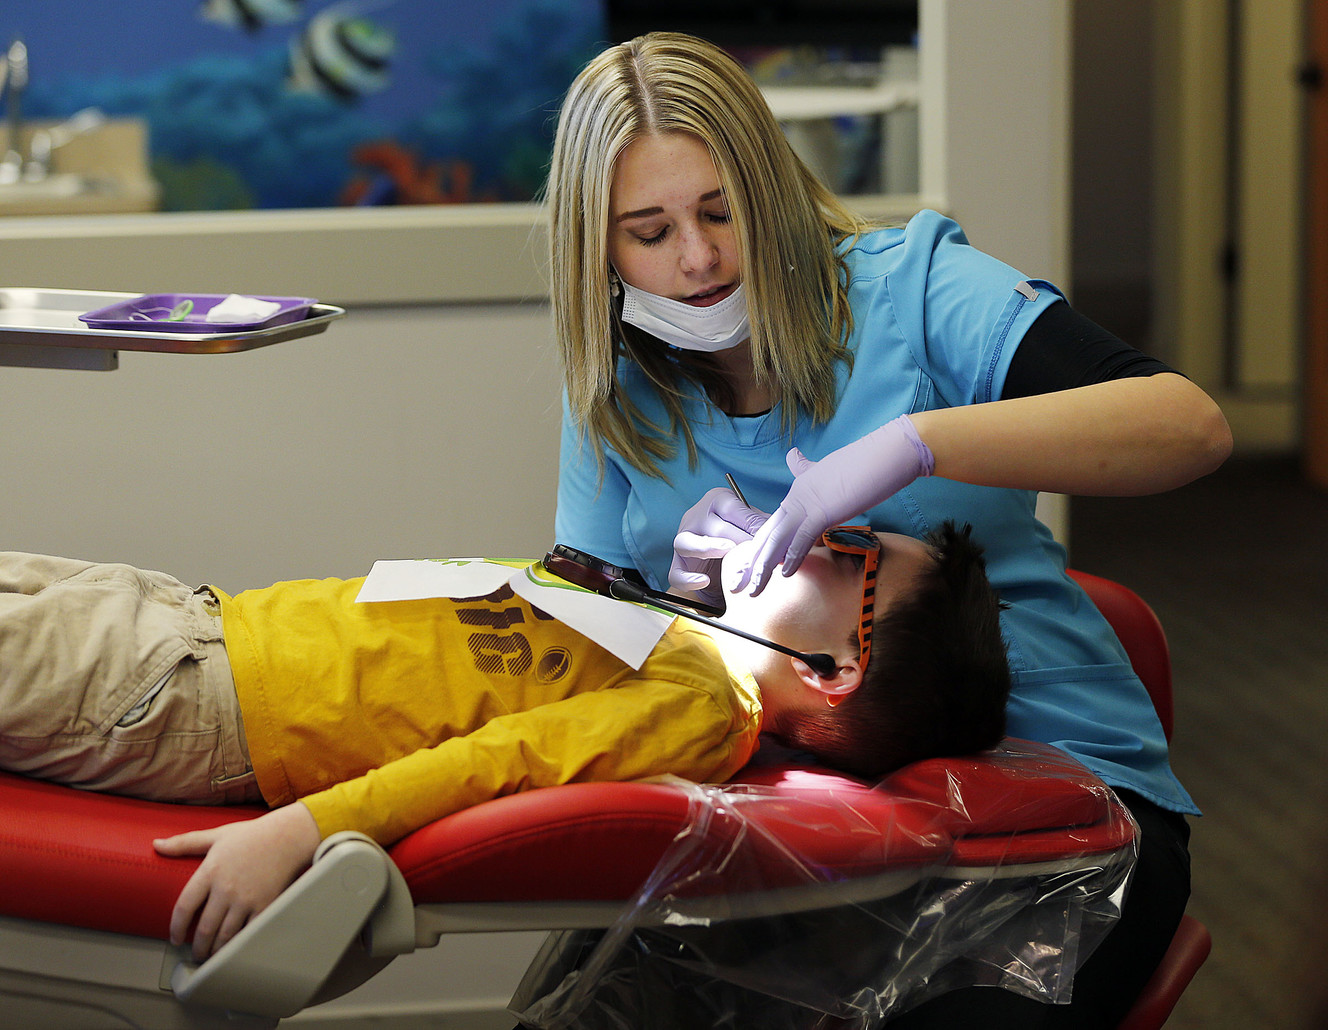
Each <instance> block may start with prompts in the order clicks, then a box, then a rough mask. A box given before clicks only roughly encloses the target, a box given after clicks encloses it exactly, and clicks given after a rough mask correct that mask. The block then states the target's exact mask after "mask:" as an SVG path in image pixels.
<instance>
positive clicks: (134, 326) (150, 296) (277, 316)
mask: <svg viewBox="0 0 1328 1030" xmlns="http://www.w3.org/2000/svg"><path fill="white" fill-rule="evenodd" d="M229 296H230V294H228V293H145V294H144V295H143V296H141V297H133V298H131V299H130V300H122V301H120V302H119V303H116V304H109V305H107V306H106V307H104V308H97V309H96V310H95V311H89V312H87V313H86V314H82V315H79V316H78V317H79V319H80V320H81V321H83V322H86V323H87V324H88V325H89V326H90V327H91V328H93V329H130V330H138V331H144V330H148V331H151V332H154V333H156V332H167V333H225V332H248V331H250V330H256V329H269V328H271V327H272V326H277V325H286V324H287V323H288V322H298V321H300V320H301V319H303V318H305V317H307V316H308V314H309V308H310V306H311V305H313V304H314V303H316V301H315V300H314V299H313V298H312V297H264V296H260V295H259V294H256V293H252V294H242V295H241V296H246V297H253V298H254V299H255V300H266V301H276V302H277V303H278V304H280V305H281V307H280V308H278V309H277V310H276V311H274V312H273V313H272V314H271V315H269V316H268V317H267V318H263V319H260V320H259V321H257V322H209V321H207V313H208V312H209V311H211V310H212V309H213V308H214V307H215V306H216V305H218V304H220V303H221V302H222V301H223V300H225V299H226V298H227V297H229ZM183 301H189V302H190V303H192V304H193V308H192V309H191V310H190V312H189V314H187V315H186V316H185V317H184V318H180V319H175V320H171V319H170V318H169V317H168V316H169V315H170V313H171V312H172V311H174V310H175V308H176V307H177V306H178V305H179V304H180V303H181V302H183ZM136 316H137V317H136Z"/></svg>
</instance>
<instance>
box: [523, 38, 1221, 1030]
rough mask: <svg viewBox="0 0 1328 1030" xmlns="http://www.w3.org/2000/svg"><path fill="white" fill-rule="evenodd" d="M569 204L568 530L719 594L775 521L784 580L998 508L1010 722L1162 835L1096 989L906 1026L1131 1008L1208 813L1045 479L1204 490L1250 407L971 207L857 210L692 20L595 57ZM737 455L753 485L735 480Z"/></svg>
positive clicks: (560, 237) (582, 80)
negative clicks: (1033, 264)
mask: <svg viewBox="0 0 1328 1030" xmlns="http://www.w3.org/2000/svg"><path fill="white" fill-rule="evenodd" d="M548 207H549V212H550V220H551V255H552V273H553V282H552V286H553V311H554V318H555V326H556V332H557V335H558V338H559V341H560V345H561V348H562V354H563V362H564V370H565V410H564V422H563V439H562V456H561V458H562V463H561V474H560V479H559V490H558V511H557V519H556V535H557V538H558V540H559V541H560V542H563V543H567V544H570V545H572V546H574V547H577V548H580V549H582V550H586V551H589V552H591V553H593V554H596V555H598V556H599V557H601V558H603V559H606V560H607V561H610V562H613V563H614V564H617V565H620V566H623V567H625V568H630V569H635V570H636V571H637V572H638V573H639V574H640V575H641V576H642V577H643V578H644V579H645V580H646V581H648V582H649V583H651V584H652V585H654V586H657V587H663V586H665V585H667V584H668V583H669V582H670V579H671V581H672V585H673V586H674V588H675V589H691V590H694V591H697V592H702V593H704V592H705V591H706V590H707V589H709V588H711V587H712V586H713V585H712V584H711V583H710V576H711V573H712V572H713V570H714V564H715V562H716V560H717V558H718V556H719V555H721V554H722V553H724V551H726V550H727V549H728V548H729V547H731V546H732V545H733V543H734V542H736V541H739V540H744V539H748V538H750V537H752V536H754V537H755V540H756V545H755V548H754V550H755V553H756V558H755V559H754V560H753V562H752V564H751V566H750V568H749V588H750V589H752V590H754V591H759V590H760V589H762V588H763V587H764V584H765V583H766V582H767V581H768V579H769V577H770V576H771V575H787V574H789V573H790V572H792V571H793V570H794V569H796V567H797V565H798V563H799V562H800V561H801V560H802V557H803V555H805V553H806V550H807V547H808V546H809V544H810V542H811V541H812V540H814V539H815V538H816V537H817V536H819V534H820V533H821V531H822V530H824V529H825V528H827V527H828V526H831V525H835V524H837V523H841V522H844V521H848V520H861V519H863V518H865V520H867V521H869V522H870V523H871V525H872V526H873V528H875V529H876V530H878V531H893V532H902V533H907V534H910V535H913V536H922V535H925V534H926V533H927V532H929V531H930V530H931V529H933V528H935V527H936V526H938V525H939V524H940V523H941V522H942V521H944V520H945V519H954V520H956V521H958V522H960V523H963V522H969V523H971V524H972V525H973V527H974V531H975V536H976V537H977V539H979V540H980V541H981V543H982V544H983V545H984V546H985V547H986V549H987V558H988V569H989V574H990V576H991V580H992V583H993V585H994V586H995V587H996V588H997V590H998V591H999V592H1000V594H1001V597H1002V598H1003V600H1004V601H1005V602H1006V604H1007V605H1008V608H1007V610H1006V611H1005V612H1004V614H1003V631H1004V634H1005V638H1006V641H1007V644H1008V646H1009V650H1010V658H1011V663H1012V666H1013V669H1014V676H1015V686H1014V690H1013V692H1012V695H1011V700H1010V704H1009V732H1010V734H1011V735H1012V736H1016V737H1025V738H1029V739H1035V740H1040V741H1045V742H1047V743H1051V744H1054V745H1057V746H1059V747H1062V748H1064V749H1065V750H1067V751H1069V752H1070V753H1071V754H1073V755H1075V756H1076V757H1077V758H1079V759H1080V760H1081V761H1082V762H1084V763H1085V764H1086V765H1087V766H1088V767H1089V768H1090V769H1092V770H1093V771H1094V772H1095V773H1096V774H1097V775H1098V776H1100V777H1101V778H1102V779H1103V780H1105V781H1106V782H1107V783H1108V784H1110V785H1112V786H1113V787H1115V788H1116V789H1117V791H1118V792H1119V793H1120V794H1121V797H1122V799H1123V800H1124V801H1125V802H1126V804H1127V805H1128V806H1129V807H1130V808H1131V810H1132V811H1133V812H1134V814H1135V816H1136V818H1137V819H1138V821H1139V822H1140V824H1141V826H1142V828H1143V831H1144V832H1143V834H1142V840H1143V849H1142V852H1141V856H1140V861H1139V865H1138V868H1137V873H1136V877H1135V886H1134V888H1133V890H1132V893H1131V895H1130V898H1129V901H1128V902H1127V904H1126V909H1125V915H1124V917H1123V918H1122V920H1121V921H1120V923H1119V924H1118V925H1117V927H1116V929H1115V930H1113V932H1112V933H1111V934H1110V935H1109V937H1108V938H1107V941H1106V942H1105V943H1104V944H1103V946H1102V947H1101V948H1100V949H1099V951H1098V953H1097V954H1095V955H1094V957H1093V958H1092V959H1091V960H1090V961H1089V963H1088V964H1087V965H1086V966H1085V967H1084V969H1083V970H1081V972H1080V974H1079V977H1078V978H1077V979H1076V984H1075V992H1074V993H1075V1001H1074V1003H1073V1004H1072V1005H1071V1006H1069V1007H1068V1009H1067V1008H1066V1007H1063V1006H1045V1005H1040V1004H1038V1003H1036V1002H1033V1001H1030V1000H1029V999H1026V998H1022V997H1019V996H1016V995H1013V994H1008V993H1007V992H1004V991H998V990H992V989H982V988H975V989H972V990H964V991H958V992H953V993H952V994H951V995H946V996H943V997H942V998H940V999H937V1001H936V1002H935V1003H929V1004H928V1005H924V1006H922V1007H921V1008H919V1009H918V1010H915V1012H913V1013H910V1014H908V1015H906V1016H904V1017H903V1018H902V1019H901V1020H899V1021H898V1023H897V1025H898V1026H900V1027H905V1026H908V1027H912V1026H953V1025H966V1024H965V1023H963V1020H965V1019H974V1020H976V1019H978V1018H981V1019H982V1020H983V1021H984V1023H983V1025H984V1026H988V1027H992V1026H1004V1025H1009V1026H1018V1027H1036V1026H1044V1025H1045V1026H1104V1027H1105V1026H1114V1025H1115V1023H1116V1022H1117V1021H1118V1020H1119V1017H1120V1015H1121V1014H1122V1013H1123V1011H1124V1009H1125V1008H1127V1007H1128V1006H1129V1004H1130V1002H1131V1000H1132V999H1133V997H1134V995H1135V993H1137V990H1138V988H1139V987H1141V986H1142V984H1143V982H1144V980H1146V978H1147V976H1148V975H1149V974H1150V973H1151V971H1152V969H1153V968H1154V967H1155V965H1156V963H1157V960H1158V959H1159V958H1160V956H1161V954H1162V952H1163V950H1165V947H1166V944H1167V942H1168V941H1169V940H1170V937H1171V934H1172V933H1173V932H1174V928H1175V925H1176V923H1177V921H1178V920H1179V918H1180V915H1181V913H1182V912H1183V910H1184V907H1185V900H1186V898H1187V897H1188V891H1189V860H1188V851H1187V849H1186V843H1187V840H1188V827H1187V825H1186V822H1185V818H1184V816H1185V814H1187V813H1188V814H1193V813H1195V812H1196V811H1197V809H1196V808H1195V805H1194V802H1193V801H1192V800H1191V798H1190V797H1189V795H1188V794H1187V793H1186V791H1185V790H1184V788H1183V787H1182V786H1181V784H1180V783H1179V781H1178V780H1177V779H1176V777H1175V775H1174V774H1173V773H1172V770H1171V768H1170V764H1169V761H1168V756H1167V744H1166V740H1165V738H1164V736H1163V734H1162V730H1161V727H1160V725H1159V723H1158V720H1157V717H1156V715H1155V713H1154V711H1153V708H1152V705H1151V702H1150V701H1149V699H1148V696H1147V693H1146V691H1145V690H1144V688H1143V686H1142V684H1141V683H1140V682H1139V680H1138V678H1137V677H1136V676H1135V675H1134V673H1133V671H1132V670H1131V668H1130V666H1129V663H1128V660H1127V658H1126V657H1125V654H1124V651H1123V649H1122V648H1121V647H1120V645H1119V642H1118V641H1117V640H1116V639H1115V636H1114V634H1113V633H1112V632H1111V630H1110V628H1109V627H1108V626H1107V624H1106V622H1105V620H1103V619H1102V618H1101V616H1100V615H1099V614H1098V613H1097V611H1096V610H1095V609H1094V608H1093V606H1092V604H1091V602H1089V601H1088V599H1087V598H1086V596H1085V595H1084V594H1083V593H1082V591H1081V590H1080V589H1079V588H1078V587H1077V586H1076V585H1075V584H1074V583H1073V581H1072V580H1070V579H1069V577H1068V576H1066V574H1065V565H1066V555H1065V552H1064V551H1063V549H1062V548H1061V547H1060V546H1059V545H1058V544H1057V543H1056V542H1055V540H1054V539H1053V538H1052V535H1051V533H1050V532H1049V531H1048V530H1047V528H1046V527H1045V526H1043V525H1042V524H1041V523H1039V522H1038V521H1037V519H1036V517H1035V515H1034V506H1035V500H1036V492H1037V491H1043V490H1046V491H1052V492H1058V493H1068V494H1118V495H1128V494H1143V493H1149V492H1154V491H1160V490H1166V489H1171V488H1174V487H1178V486H1181V485H1182V484H1184V483H1187V482H1189V481H1191V480H1193V479H1195V478H1197V477H1199V476H1202V475H1205V474H1207V473H1209V472H1211V471H1213V470H1214V469H1216V468H1217V467H1218V466H1219V465H1220V464H1221V463H1222V462H1223V461H1224V460H1225V459H1226V457H1227V456H1228V454H1229V453H1230V449H1231V437H1230V431H1229V429H1228V427H1227V423H1226V420H1225V418H1224V417H1223V415H1222V413H1221V411H1220V409H1219V408H1218V407H1217V405H1216V404H1215V403H1214V402H1213V401H1212V400H1211V399H1210V398H1209V397H1208V396H1207V395H1206V394H1205V393H1204V392H1203V391H1202V390H1201V389H1199V388H1198V387H1197V386H1195V385H1194V384H1193V383H1192V382H1191V381H1190V380H1188V379H1186V378H1185V377H1184V376H1182V375H1179V374H1177V373H1176V372H1174V371H1173V370H1171V369H1170V368H1168V367H1167V366H1166V365H1164V364H1162V363H1161V362H1158V361H1156V360H1154V359H1152V358H1150V357H1147V356H1146V355H1143V354H1141V353H1139V352H1138V351H1136V350H1134V349H1133V348H1130V347H1129V346H1127V345H1126V344H1124V343H1123V342H1121V341H1120V340H1118V339H1116V338H1115V337H1114V336H1112V335H1111V334H1110V333H1107V332H1106V331H1105V330H1103V329H1101V328H1100V327H1098V326H1096V325H1094V324H1093V323H1092V322H1090V321H1089V320H1088V319H1086V318H1084V317H1083V316H1081V315H1079V314H1078V313H1077V312H1075V311H1074V310H1073V309H1072V308H1071V307H1070V306H1069V304H1068V303H1066V301H1065V299H1064V297H1063V296H1062V295H1061V293H1060V292H1059V290H1058V289H1057V288H1056V287H1055V286H1054V285H1052V284H1050V283H1047V282H1042V281H1039V280H1036V279H1030V278H1028V277H1027V276H1025V275H1023V274H1022V273H1020V272H1018V271H1016V270H1015V269H1013V268H1011V267H1009V266H1008V265H1006V264H1004V263H1003V262H1001V261H999V260H997V259H995V258H993V257H990V256H988V255H986V254H984V253H982V252H981V251H979V250H977V249H976V248H974V247H973V246H971V245H970V244H969V242H968V241H967V239H966V238H965V236H964V234H963V232H962V230H961V229H960V227H959V226H958V225H956V224H955V223H954V222H953V221H951V220H950V219H948V218H945V217H943V216H942V215H939V214H937V213H935V212H930V211H924V212H921V213H919V214H918V215H916V216H915V217H914V218H913V219H912V220H911V221H910V222H909V223H908V224H907V225H906V226H904V227H902V228H884V229H882V228H877V227H874V226H871V225H868V224H866V223H864V222H863V221H862V220H860V219H858V218H857V217H855V216H854V215H853V214H852V213H850V212H849V211H848V210H847V209H846V208H845V207H844V206H843V205H842V204H840V203H839V202H838V201H837V200H836V198H835V197H834V196H833V195H832V194H831V193H830V192H829V191H828V190H827V189H826V188H825V187H824V186H823V185H822V184H821V183H820V182H819V181H818V180H817V179H816V178H815V176H814V175H813V174H812V173H811V172H810V171H809V170H808V169H807V168H806V167H805V166H804V165H803V164H802V163H801V162H800V161H799V160H798V159H797V157H796V156H795V155H794V154H793V152H792V151H791V149H790V148H789V146H788V144H787V142H786V140H785V138H784V136H783V134H782V132H781V131H780V129H779V127H778V125H777V123H776V122H775V120H774V118H773V117H772V115H771V114H770V111H769V108H768V107H767V105H766V104H765V101H764V99H763V98H762V97H761V95H760V92H759V90H757V88H756V87H755V85H754V84H753V83H752V81H751V79H750V78H749V77H748V76H747V75H746V73H745V72H744V71H743V70H742V69H741V68H740V67H739V66H738V65H737V64H735V63H734V62H733V61H732V60H731V59H730V58H728V57H727V56H726V55H725V54H723V53H722V52H721V51H719V50H717V49H716V48H714V47H712V46H711V45H709V44H707V43H705V42H703V41H700V40H697V39H694V38H692V37H688V36H683V35H677V34H667V33H656V34H651V35H649V36H645V37H641V38H639V39H636V40H633V41H631V42H629V43H625V44H622V45H620V46H616V47H611V48H609V49H608V50H606V51H604V52H603V53H602V54H601V55H599V56H598V57H597V58H595V59H594V60H593V61H592V62H591V63H590V64H589V65H587V67H586V68H585V69H584V70H583V71H582V73H581V75H580V76H578V78H577V80H576V81H575V82H574V83H573V85H572V87H571V89H570V91H569V93H568V95H567V98H566V100H565V102H564V105H563V108H562V112H561V115H560V120H559V125H558V133H557V138H556V141H555V147H554V157H553V165H552V169H551V173H550V178H549V186H548ZM725 472H732V473H733V474H734V475H735V476H736V477H737V480H738V482H739V483H740V484H741V487H742V490H743V492H744V493H745V495H746V498H747V500H748V502H750V504H751V505H752V507H751V508H748V507H746V506H745V505H743V504H741V503H740V502H739V501H738V500H737V499H736V498H735V497H734V496H733V495H732V493H731V492H730V491H728V490H726V489H716V488H717V487H720V486H721V485H722V484H723V482H724V473H725ZM765 512H771V513H772V514H771V516H770V517H769V518H767V517H766V516H765V514H764V513H765ZM675 545H676V550H675Z"/></svg>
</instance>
